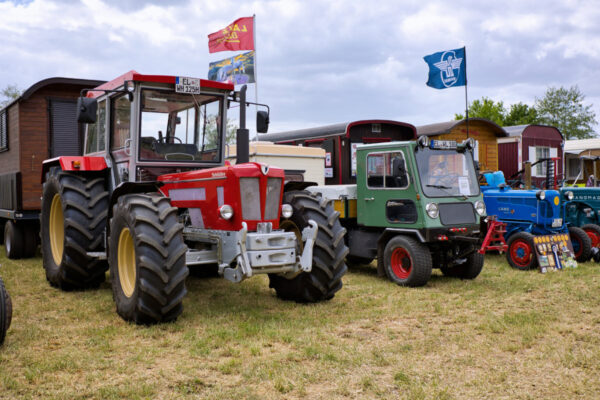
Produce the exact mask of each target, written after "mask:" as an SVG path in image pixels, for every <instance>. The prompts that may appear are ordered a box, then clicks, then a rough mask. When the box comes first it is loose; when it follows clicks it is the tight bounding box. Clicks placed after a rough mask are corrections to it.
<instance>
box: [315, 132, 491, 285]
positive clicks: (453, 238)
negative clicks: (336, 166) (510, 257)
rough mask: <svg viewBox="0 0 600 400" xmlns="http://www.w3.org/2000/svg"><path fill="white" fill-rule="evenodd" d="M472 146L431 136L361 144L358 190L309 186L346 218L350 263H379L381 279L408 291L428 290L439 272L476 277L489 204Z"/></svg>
mask: <svg viewBox="0 0 600 400" xmlns="http://www.w3.org/2000/svg"><path fill="white" fill-rule="evenodd" d="M473 145H474V143H473V141H472V140H466V141H465V142H463V143H461V144H457V143H456V142H450V141H439V140H432V141H429V140H428V139H427V138H426V137H422V138H421V139H420V140H419V141H418V142H417V141H410V142H390V143H378V144H365V145H359V146H358V147H357V180H356V185H331V186H313V187H309V188H308V190H310V191H312V192H317V193H320V194H322V195H323V197H324V198H327V199H328V200H330V201H332V202H333V205H334V209H336V210H337V211H338V212H339V213H340V220H341V221H342V225H343V226H344V227H345V228H346V229H347V231H348V233H347V242H348V247H349V248H350V253H349V255H348V257H347V260H348V262H349V263H351V264H352V263H353V264H357V263H370V262H371V261H372V260H373V259H377V270H378V273H379V275H380V276H387V277H388V278H389V279H390V280H392V281H393V282H396V283H397V284H399V285H403V286H422V285H425V284H426V283H427V282H428V280H429V278H430V276H431V271H432V268H441V270H442V272H443V273H444V275H447V276H454V277H459V278H463V279H474V278H475V277H477V275H479V273H480V272H481V269H482V267H483V255H482V254H480V253H479V252H478V251H477V250H478V249H479V246H480V244H481V238H480V236H481V235H480V218H481V217H483V216H485V205H484V203H483V198H482V195H481V192H480V190H479V184H478V181H477V176H476V173H475V168H474V163H473V156H472V150H473Z"/></svg>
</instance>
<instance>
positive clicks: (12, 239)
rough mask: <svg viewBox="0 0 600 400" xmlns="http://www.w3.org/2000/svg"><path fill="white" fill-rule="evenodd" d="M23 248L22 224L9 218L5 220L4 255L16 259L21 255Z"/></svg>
mask: <svg viewBox="0 0 600 400" xmlns="http://www.w3.org/2000/svg"><path fill="white" fill-rule="evenodd" d="M24 248H25V238H24V234H23V226H22V225H20V224H17V223H15V222H13V221H11V220H8V221H6V224H5V225H4V249H5V250H6V257H8V258H10V259H11V260H18V259H19V258H21V257H23V250H24Z"/></svg>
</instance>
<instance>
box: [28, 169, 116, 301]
mask: <svg viewBox="0 0 600 400" xmlns="http://www.w3.org/2000/svg"><path fill="white" fill-rule="evenodd" d="M107 213H108V191H107V190H106V188H105V179H104V178H103V177H102V176H99V175H81V174H76V173H72V172H65V171H62V170H61V169H60V168H58V167H53V168H52V169H51V170H50V172H49V173H48V176H47V179H46V182H45V183H44V188H43V194H42V212H41V215H40V222H41V226H40V232H41V241H42V246H41V248H42V260H43V264H44V269H45V270H46V279H47V280H48V282H50V284H51V285H52V286H56V287H59V288H61V289H63V290H73V289H83V288H89V287H98V286H99V285H100V283H102V282H104V279H105V278H106V270H107V269H108V266H107V263H106V260H99V259H98V258H95V257H92V256H90V255H88V253H89V252H101V251H103V250H104V234H103V233H104V228H105V226H106V216H107Z"/></svg>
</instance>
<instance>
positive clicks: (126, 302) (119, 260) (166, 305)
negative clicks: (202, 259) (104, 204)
mask: <svg viewBox="0 0 600 400" xmlns="http://www.w3.org/2000/svg"><path fill="white" fill-rule="evenodd" d="M109 249H110V252H109V254H110V255H109V264H110V277H111V281H112V291H113V298H114V300H115V303H116V306H117V313H118V314H119V315H120V316H121V317H122V318H123V319H124V320H126V321H133V322H135V323H136V324H144V325H149V324H155V323H159V322H170V321H174V320H176V319H177V317H178V316H179V315H180V314H181V312H182V311H183V305H182V302H183V298H184V297H185V295H186V293H187V290H186V288H185V279H186V278H187V276H188V274H189V271H188V268H187V266H186V263H185V254H186V252H187V246H186V245H185V244H184V242H183V225H182V224H180V223H179V222H178V219H177V208H175V207H171V202H170V201H169V199H167V198H166V197H164V196H162V195H160V194H154V193H152V194H130V195H125V196H122V197H120V198H119V200H118V202H117V204H115V206H114V207H113V216H112V218H111V220H110V238H109Z"/></svg>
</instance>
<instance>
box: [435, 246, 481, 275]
mask: <svg viewBox="0 0 600 400" xmlns="http://www.w3.org/2000/svg"><path fill="white" fill-rule="evenodd" d="M482 269H483V254H480V253H479V252H478V251H475V252H473V253H471V254H469V255H468V256H467V260H466V261H465V262H464V263H462V264H459V265H456V266H454V267H451V268H445V267H444V268H442V273H443V274H444V275H446V276H451V277H454V278H461V279H475V278H477V276H479V274H480V273H481V270H482Z"/></svg>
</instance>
